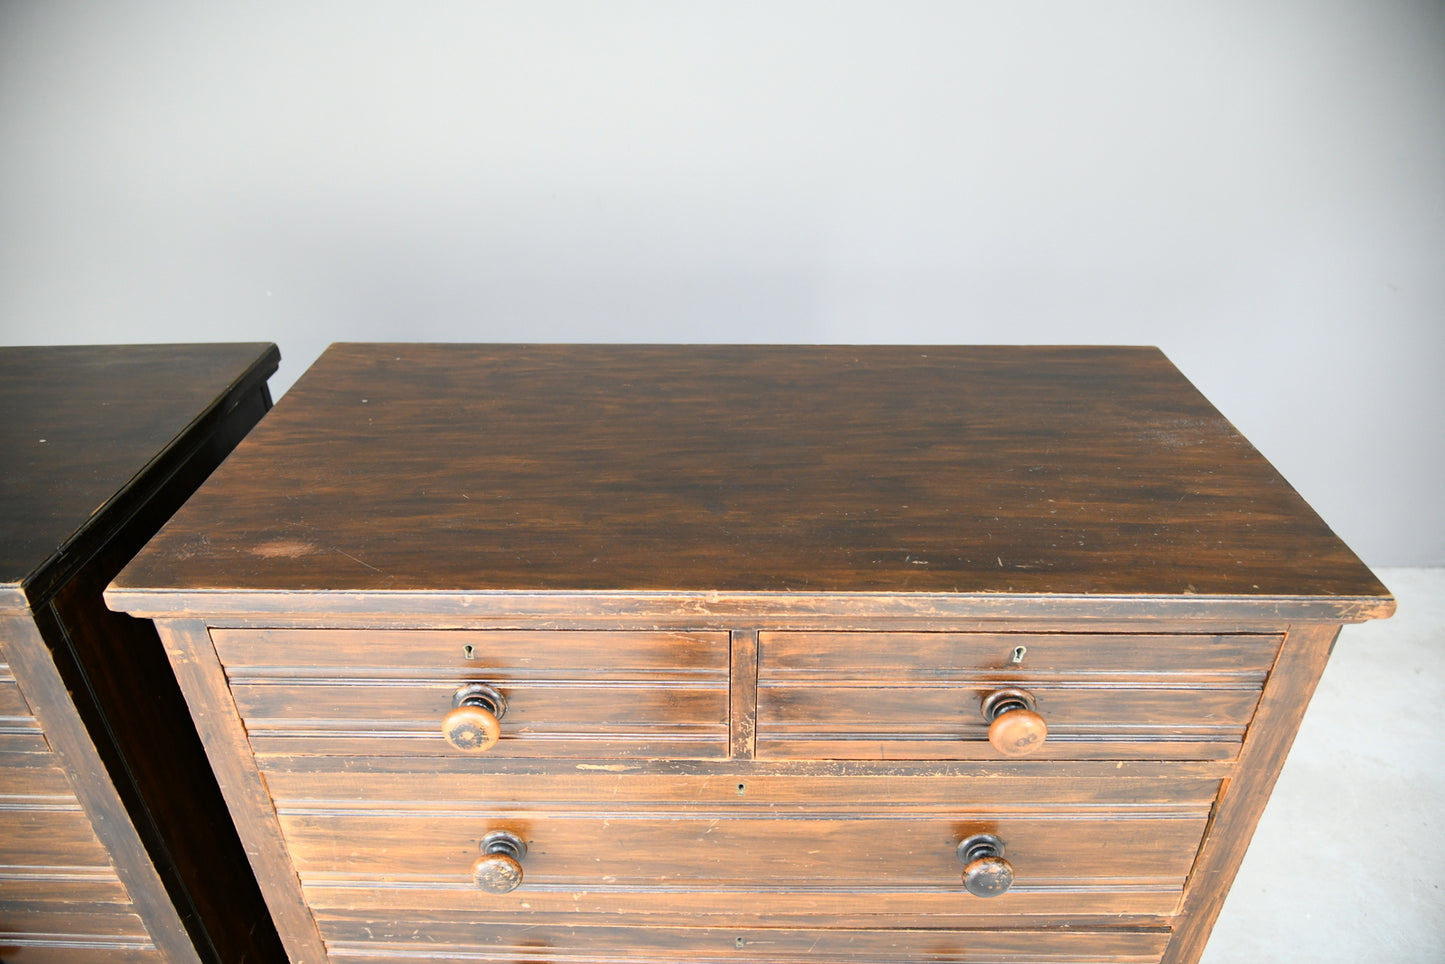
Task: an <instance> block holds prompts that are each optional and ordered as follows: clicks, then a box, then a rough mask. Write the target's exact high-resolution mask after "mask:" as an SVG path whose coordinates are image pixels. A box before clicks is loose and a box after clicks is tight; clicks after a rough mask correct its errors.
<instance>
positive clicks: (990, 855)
mask: <svg viewBox="0 0 1445 964" xmlns="http://www.w3.org/2000/svg"><path fill="white" fill-rule="evenodd" d="M958 859H959V860H961V861H963V887H964V889H965V890H967V891H968V892H969V893H970V894H973V895H974V896H975V897H997V896H998V895H999V894H1002V893H1004V892H1005V891H1007V890H1008V889H1009V888H1010V887H1011V886H1013V882H1014V869H1013V866H1012V865H1011V864H1009V862H1008V861H1007V860H1004V859H1003V841H1002V840H1000V839H999V838H997V837H995V836H994V835H993V834H991V833H976V834H974V835H973V836H972V837H969V838H968V839H967V840H964V841H963V842H962V843H960V844H959V845H958Z"/></svg>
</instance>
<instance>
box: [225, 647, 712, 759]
mask: <svg viewBox="0 0 1445 964" xmlns="http://www.w3.org/2000/svg"><path fill="white" fill-rule="evenodd" d="M212 640H213V642H214V643H215V646H216V651H217V653H218V654H219V656H220V658H221V661H222V664H223V665H224V666H225V668H226V673H227V678H228V680H229V682H230V685H231V692H232V694H233V695H234V697H235V699H236V703H237V706H238V708H239V709H240V711H241V715H242V718H243V720H244V721H245V724H246V731H247V734H248V737H249V738H250V741H251V747H252V749H253V750H254V752H255V753H256V755H257V756H258V757H261V758H265V757H268V756H293V755H322V756H331V755H338V756H370V757H385V756H404V757H414V756H419V755H420V756H476V755H477V754H474V753H467V752H465V751H462V750H457V749H455V748H453V747H452V746H451V745H450V744H448V743H447V742H446V740H445V739H444V738H443V736H442V721H443V719H444V717H446V715H447V714H448V713H449V712H450V711H451V710H452V709H453V697H454V694H455V693H456V692H457V690H458V689H459V688H460V687H462V686H463V685H465V684H468V683H485V684H487V685H490V686H492V687H494V688H495V689H497V690H498V691H499V692H500V693H501V694H502V695H503V696H504V697H505V699H506V711H505V714H504V715H503V716H502V719H501V721H500V722H501V739H500V740H499V742H498V743H497V744H496V746H494V747H492V748H491V749H490V750H488V751H486V753H485V754H484V755H485V757H486V758H488V759H495V758H501V759H506V758H509V757H554V758H555V757H562V758H566V757H605V758H639V757H641V758H651V757H664V756H665V757H676V758H720V757H726V756H727V752H728V723H729V704H728V687H729V683H728V659H729V656H728V634H727V633H614V632H577V631H569V632H546V631H519V632H506V631H484V632H476V631H402V632H386V631H372V630H345V631H339V630H244V631H242V630H214V631H213V632H212Z"/></svg>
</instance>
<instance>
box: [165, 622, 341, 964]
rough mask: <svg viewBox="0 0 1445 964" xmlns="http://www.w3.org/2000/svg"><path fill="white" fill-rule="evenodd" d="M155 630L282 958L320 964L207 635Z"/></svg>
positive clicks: (193, 629)
mask: <svg viewBox="0 0 1445 964" xmlns="http://www.w3.org/2000/svg"><path fill="white" fill-rule="evenodd" d="M156 629H157V630H158V631H159V632H160V636H161V640H162V641H163V642H164V643H165V648H166V655H167V656H168V657H169V658H170V661H171V666H172V668H173V669H174V670H175V672H176V679H177V681H179V683H180V684H181V690H182V692H184V693H185V696H186V702H187V703H188V704H189V705H190V707H191V716H192V717H193V718H194V719H195V721H196V730H197V732H199V733H200V736H201V740H202V742H203V743H204V744H205V747H206V754H207V755H208V756H209V757H210V760H211V767H212V769H214V770H215V773H216V778H217V782H219V783H220V786H221V792H222V793H223V794H224V795H225V797H226V805H227V806H228V807H229V808H230V810H231V817H232V818H233V819H234V820H235V822H236V830H237V832H238V833H239V834H240V835H241V841H242V842H243V843H244V844H245V846H246V853H247V854H248V855H249V856H250V858H251V865H252V867H253V868H254V869H255V871H256V881H257V883H259V884H260V885H261V892H262V894H263V895H264V896H265V898H266V904H267V906H268V907H270V909H271V916H272V918H273V919H274V921H275V923H276V931H277V933H278V934H280V936H281V941H282V943H283V944H285V945H286V952H287V954H288V955H289V956H290V958H291V960H292V962H293V964H323V962H325V961H326V959H327V958H326V948H325V945H324V944H323V943H322V940H321V935H320V932H319V931H318V930H317V927H316V921H315V918H313V917H312V915H311V910H310V907H309V905H308V904H307V902H306V899H305V896H304V895H303V893H302V891H301V878H300V876H299V875H298V874H297V873H296V868H295V866H294V865H293V864H292V862H291V859H290V856H289V853H288V851H287V849H286V842H285V838H284V836H283V835H282V833H281V824H280V820H279V819H278V817H277V815H276V807H275V804H274V802H273V801H272V800H271V795H270V793H269V792H267V790H266V784H265V780H264V779H263V778H262V776H261V770H260V767H259V765H258V764H257V762H256V759H255V757H254V756H252V754H251V744H250V741H249V740H248V739H247V737H246V728H245V724H244V723H243V722H242V721H241V713H240V710H239V709H238V708H237V706H236V701H235V700H234V699H233V698H232V696H231V688H230V685H229V684H228V683H227V681H226V672H225V669H224V668H223V667H222V666H221V660H220V657H219V656H218V655H217V654H216V649H215V646H214V645H213V644H212V643H211V634H210V630H209V629H208V628H207V626H206V624H205V623H204V622H201V621H199V620H189V619H187V620H157V621H156Z"/></svg>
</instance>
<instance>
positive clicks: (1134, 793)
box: [107, 345, 1394, 964]
mask: <svg viewBox="0 0 1445 964" xmlns="http://www.w3.org/2000/svg"><path fill="white" fill-rule="evenodd" d="M107 598H108V599H110V600H111V601H112V603H113V604H114V605H116V606H118V607H129V608H130V609H131V610H132V611H135V612H138V613H147V614H153V615H156V616H158V617H160V618H161V619H162V620H163V624H164V625H166V626H167V629H166V633H167V638H168V639H169V640H171V643H172V645H171V646H170V655H171V657H172V659H173V660H174V661H175V665H176V669H177V672H178V673H179V674H180V675H181V678H182V682H183V686H184V687H185V689H186V691H187V695H188V698H189V699H190V701H191V703H192V706H193V708H194V710H195V712H196V714H197V717H198V720H199V721H200V727H201V730H202V733H203V734H205V735H206V739H207V742H208V746H209V749H210V752H211V754H212V757H213V759H214V760H215V763H216V767H217V769H218V771H219V772H220V773H221V777H222V784H223V786H226V787H227V788H228V790H227V792H228V799H229V802H230V805H231V807H232V810H233V812H234V813H235V815H236V819H237V821H238V823H239V824H240V825H241V832H242V835H243V837H244V838H245V840H246V842H247V845H248V848H249V849H250V850H251V852H252V855H253V859H254V861H255V863H256V866H257V867H258V868H259V869H260V870H261V872H262V877H263V879H264V880H265V881H266V886H267V888H268V890H267V896H268V899H269V900H270V901H271V904H272V906H273V907H274V908H275V909H276V911H277V916H278V919H279V918H281V917H283V916H284V917H285V920H284V921H283V922H282V927H283V931H284V932H285V933H287V935H288V937H287V939H288V941H289V942H290V946H291V953H292V955H293V957H296V958H298V959H306V960H310V959H315V958H316V957H317V955H320V954H321V953H326V954H329V955H330V957H331V958H332V959H334V960H345V959H359V960H375V961H391V960H398V961H399V960H404V959H413V960H414V959H417V958H418V957H424V958H427V959H431V960H462V959H466V960H494V961H523V960H530V961H538V962H540V961H544V960H557V961H574V962H577V964H581V962H583V961H590V962H603V961H606V962H614V961H615V962H618V964H620V962H623V961H627V962H633V964H636V962H661V961H668V962H672V961H676V960H698V961H703V962H708V961H722V960H728V961H738V960H758V961H772V962H788V964H791V962H803V961H820V962H821V961H844V960H856V961H867V962H876V964H882V962H884V961H887V962H888V964H899V962H902V961H922V960H930V961H976V962H981V961H989V962H998V964H1001V962H1004V961H1011V962H1018V964H1023V962H1038V961H1059V962H1061V961H1071V962H1075V964H1082V962H1089V964H1097V962H1100V961H1104V960H1110V961H1145V960H1147V961H1153V962H1158V961H1160V960H1161V959H1167V960H1168V961H1170V964H1188V962H1192V961H1193V960H1195V959H1197V956H1198V954H1199V951H1200V948H1201V947H1202V945H1203V940H1204V938H1205V936H1207V932H1208V929H1209V924H1210V922H1211V921H1212V919H1213V914H1214V913H1215V911H1216V910H1217V906H1218V902H1219V901H1221V900H1222V899H1223V894H1224V892H1225V891H1226V890H1227V888H1228V884H1229V880H1230V879H1231V878H1232V875H1233V873H1234V869H1235V868H1236V867H1237V865H1238V858H1239V856H1240V855H1241V854H1242V852H1243V848H1244V846H1245V843H1246V842H1247V838H1248V835H1249V831H1250V830H1251V829H1252V827H1253V825H1254V820H1256V819H1257V817H1258V812H1259V809H1260V808H1261V807H1262V806H1263V801H1264V798H1265V796H1267V793H1268V788H1269V786H1270V785H1272V782H1273V779H1274V774H1275V773H1276V772H1277V770H1278V767H1279V764H1280V762H1281V761H1282V759H1283V754H1284V751H1285V750H1286V749H1287V746H1288V738H1289V736H1288V735H1289V734H1290V733H1292V732H1293V727H1294V725H1295V724H1296V723H1297V721H1298V714H1299V713H1300V712H1302V705H1303V701H1304V700H1305V699H1307V697H1308V692H1309V689H1310V688H1311V687H1312V686H1313V680H1314V679H1315V678H1317V676H1318V672H1319V670H1320V668H1321V667H1322V665H1323V658H1324V653H1325V652H1326V651H1327V645H1326V644H1327V639H1326V637H1327V636H1328V635H1329V633H1332V632H1333V631H1334V629H1335V627H1336V626H1337V624H1338V623H1339V622H1342V621H1349V620H1361V619H1367V618H1372V617H1375V616H1381V615H1387V614H1388V613H1389V612H1390V611H1391V610H1392V609H1393V605H1394V603H1393V600H1392V599H1391V598H1390V597H1389V594H1388V591H1387V590H1385V589H1384V587H1383V586H1381V585H1380V584H1379V583H1378V581H1376V580H1375V579H1374V577H1373V575H1371V574H1370V573H1369V571H1368V570H1367V569H1366V568H1365V567H1364V566H1362V565H1361V564H1360V563H1359V561H1358V560H1357V559H1356V558H1355V557H1354V556H1353V554H1351V553H1350V552H1349V550H1348V549H1347V548H1346V547H1344V546H1343V545H1342V544H1341V543H1340V542H1339V540H1338V539H1337V538H1335V537H1334V535H1333V534H1332V533H1330V532H1329V530H1328V528H1327V527H1325V525H1324V524H1323V523H1322V522H1321V521H1320V520H1319V518H1318V517H1317V516H1316V515H1315V514H1314V513H1313V512H1312V511H1311V510H1310V509H1309V508H1308V506H1306V505H1305V504H1304V503H1303V501H1302V500H1300V499H1299V497H1298V495H1296V494H1295V493H1294V492H1293V490H1291V489H1290V488H1289V486H1288V485H1287V484H1286V483H1285V482H1284V480H1283V479H1281V478H1280V477H1279V475H1278V474H1277V473H1276V472H1275V471H1274V470H1273V469H1272V468H1271V467H1270V466H1269V465H1268V463H1267V462H1265V460H1264V459H1263V458H1262V457H1261V456H1260V455H1259V453H1257V452H1256V451H1255V450H1254V449H1253V448H1252V447H1250V446H1249V444H1248V443H1247V442H1245V441H1244V440H1243V439H1242V438H1241V437H1240V436H1239V434H1238V433H1237V432H1236V431H1235V430H1234V429H1233V428H1232V427H1231V426H1230V425H1229V424H1228V422H1227V421H1225V420H1224V419H1223V417H1222V416H1220V415H1219V413H1218V412H1216V411H1215V410H1214V409H1213V408H1212V407H1211V406H1209V404H1208V403H1207V402H1205V401H1204V399H1203V398H1202V397H1201V396H1200V395H1199V394H1198V392H1197V391H1195V390H1194V389H1193V388H1192V387H1191V386H1189V384H1188V383H1187V381H1185V380H1184V379H1183V377H1182V376H1181V375H1180V374H1179V373H1178V372H1177V371H1175V370H1174V368H1173V367H1172V366H1171V365H1169V363H1168V362H1167V361H1166V360H1165V359H1164V358H1163V357H1162V356H1161V355H1160V354H1159V353H1158V352H1157V351H1155V350H1152V349H1131V348H1125V349H1115V348H1057V349H1055V348H1050V349H1041V348H1007V347H987V348H962V347H958V348H939V349H934V348H910V347H893V348H866V349H865V348H854V347H846V346H838V347H831V348H807V347H797V348H746V347H735V346H713V347H705V348H697V347H680V346H672V347H667V346H582V347H578V346H543V347H536V346H355V345H343V346H335V347H333V348H332V349H331V350H329V351H328V352H327V354H326V355H325V356H323V358H322V359H321V360H320V362H318V364H317V366H316V367H315V368H313V370H312V371H311V372H310V373H308V374H307V375H306V376H305V377H303V378H302V380H301V381H299V382H298V383H297V384H296V386H295V387H294V388H293V389H292V391H291V392H290V393H288V395H287V398H286V399H285V400H284V401H283V403H282V404H281V405H280V406H279V407H278V408H277V410H276V411H275V412H274V413H272V416H271V417H269V418H268V420H267V422H266V424H264V425H263V426H262V427H261V429H260V430H259V431H258V432H257V433H255V434H253V435H252V436H251V437H249V438H248V439H247V440H246V441H245V442H244V443H243V444H242V445H241V446H240V448H239V450H238V452H237V454H236V458H234V459H233V460H231V461H230V462H228V463H227V465H226V466H225V467H223V468H222V470H221V471H220V472H219V473H218V474H217V475H216V476H215V477H214V478H213V480H212V481H211V483H209V484H208V485H207V486H206V487H205V488H204V489H203V490H202V492H201V493H199V494H198V497H197V498H196V499H195V500H194V501H193V502H192V503H191V504H190V505H189V506H188V507H187V508H186V509H185V510H183V512H182V513H181V514H180V515H179V516H178V517H177V518H176V519H175V520H174V521H173V522H172V524H171V525H170V526H168V527H167V529H166V530H165V531H164V532H162V534H161V535H160V536H159V537H158V538H157V539H156V540H155V541H154V542H153V543H152V545H151V546H150V547H148V548H147V550H146V551H145V552H144V553H143V554H142V555H141V556H140V557H138V559H137V560H136V562H135V563H133V564H132V566H131V567H130V568H128V569H127V570H126V572H124V573H123V574H122V575H121V576H120V578H119V579H118V580H117V581H116V583H114V584H113V585H112V586H111V588H110V589H109V590H108V592H107ZM207 633H209V636H208V635H207ZM212 641H214V645H212ZM468 680H475V681H481V682H487V683H488V684H490V685H494V686H497V687H498V688H499V689H501V690H503V691H504V692H505V694H506V698H507V700H508V712H507V715H506V718H505V719H504V720H503V728H504V731H505V730H506V729H507V728H508V727H512V728H513V729H512V731H511V736H510V738H509V737H506V736H504V738H503V740H502V741H501V742H500V743H499V744H498V746H497V747H495V748H494V750H493V751H492V752H489V753H487V754H480V755H476V756H468V755H464V754H460V753H453V752H450V751H449V750H448V749H447V748H446V745H445V743H444V742H443V741H442V739H441V737H440V735H439V733H438V732H436V730H437V729H438V724H439V720H440V717H441V716H442V715H443V714H444V713H446V712H447V711H448V709H449V707H450V694H451V692H453V691H454V689H455V687H456V686H457V685H459V684H460V683H461V682H463V681H468ZM1006 686H1015V687H1021V688H1026V689H1027V690H1028V691H1029V692H1030V693H1032V694H1033V696H1034V697H1036V700H1037V706H1038V710H1039V712H1040V713H1041V714H1042V716H1043V718H1044V719H1045V720H1046V721H1047V724H1048V727H1049V738H1048V740H1047V741H1046V743H1045V744H1044V746H1043V748H1041V749H1040V750H1039V752H1038V754H1037V755H1035V756H1030V757H1026V758H1020V759H1017V760H1011V759H1001V758H999V757H998V756H997V754H996V752H995V751H994V750H993V749H992V748H991V747H990V746H989V745H988V743H987V739H986V732H987V722H986V721H985V720H984V719H983V714H982V713H981V711H980V700H981V699H982V698H983V697H984V696H985V695H986V694H987V693H989V692H991V691H993V690H994V689H996V688H999V687H1006ZM497 831H507V832H510V833H513V834H515V835H517V837H518V838H520V839H522V840H524V841H525V842H526V845H527V854H526V855H525V857H524V859H523V860H522V862H521V867H522V870H523V874H524V878H523V883H522V885H521V887H520V888H518V889H517V890H515V891H512V892H509V893H504V894H486V893H481V892H480V891H479V890H478V889H477V888H476V886H475V884H474V882H473V881H472V879H471V868H472V866H473V864H474V863H475V861H476V860H477V858H478V856H479V852H480V849H481V847H482V841H483V840H484V839H485V838H486V837H487V835H488V834H491V833H494V832H497ZM979 833H988V834H996V835H998V836H999V837H1000V838H1001V839H1003V840H1004V843H1005V854H1006V859H1007V860H1008V861H1009V862H1010V864H1011V865H1012V867H1013V870H1014V873H1015V875H1016V876H1015V883H1014V885H1013V887H1012V888H1011V889H1010V890H1009V891H1008V892H1007V893H1005V894H1002V895H1000V896H997V897H993V898H987V899H983V898H978V897H974V896H972V895H969V894H968V893H966V892H965V891H964V888H963V884H962V873H963V868H962V864H961V863H960V861H959V859H958V857H957V853H956V846H957V844H958V842H959V841H960V840H962V839H964V838H965V837H967V836H969V835H973V834H979Z"/></svg>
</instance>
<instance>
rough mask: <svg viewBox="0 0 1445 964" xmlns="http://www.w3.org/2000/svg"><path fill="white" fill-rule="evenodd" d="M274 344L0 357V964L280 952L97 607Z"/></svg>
mask: <svg viewBox="0 0 1445 964" xmlns="http://www.w3.org/2000/svg"><path fill="white" fill-rule="evenodd" d="M279 358H280V355H279V354H278V352H277V351H276V348H275V346H274V345H265V344H253V345H130V346H114V345H108V346H64V347H5V348H0V961H4V962H6V964H43V962H56V964H100V962H114V964H118V962H162V961H170V962H175V964H185V962H192V964H200V962H218V961H226V962H230V961H240V960H246V961H251V962H257V964H260V962H267V961H275V960H278V959H280V958H281V957H282V956H283V951H282V948H281V945H280V943H279V941H278V940H277V937H276V932H275V929H274V928H272V926H271V923H270V917H269V915H268V914H267V911H266V905H265V903H264V901H263V900H262V897H261V893H260V891H259V889H258V888H257V886H256V881H255V878H254V876H253V874H252V871H251V868H250V865H249V863H248V861H247V859H246V854H245V851H244V850H242V848H241V842H240V840H239V839H238V838H237V836H236V832H235V829H234V827H233V824H232V821H231V819H230V815H229V813H228V812H227V809H226V803H225V801H224V800H223V799H222V797H221V793H220V790H219V789H218V788H217V785H216V780H215V778H214V777H213V776H212V774H211V769H210V766H209V765H208V763H207V760H206V754H205V750H204V749H203V747H202V746H201V742H200V740H199V739H197V736H196V729H195V727H194V726H193V725H192V723H191V717H190V714H189V712H188V711H187V708H186V703H185V699H184V697H183V696H182V695H181V692H180V690H179V689H178V688H177V686H176V681H175V677H174V675H173V674H172V672H171V668H170V664H169V662H168V661H167V659H166V655H165V651H164V650H163V648H162V646H161V641H160V640H159V639H158V638H157V637H156V632H155V629H154V627H153V626H151V624H150V623H149V622H146V621H141V620H135V619H130V618H128V617H126V616H123V615H118V614H116V613H114V612H111V611H110V610H109V609H107V608H106V606H105V603H104V601H103V600H102V599H101V592H102V591H103V590H104V589H105V586H106V584H107V583H108V582H110V580H111V579H112V578H113V577H114V576H115V574H116V573H117V572H118V571H119V570H120V567H121V566H122V565H124V563H125V562H126V560H128V559H129V558H130V557H131V556H132V555H133V554H134V553H135V552H136V550H137V549H139V548H140V547H141V546H142V545H144V544H145V542H146V540H147V539H149V538H150V537H151V536H152V535H154V534H155V531H156V529H157V528H159V526H160V524H161V523H162V522H163V521H165V519H166V518H167V517H168V516H169V515H170V514H171V513H172V512H174V511H175V509H176V508H177V507H178V506H179V505H180V504H181V503H182V502H184V501H185V499H186V497H187V496H189V495H190V494H191V493H192V492H193V491H195V488H196V486H198V485H199V484H200V483H201V480H203V479H204V478H205V477H206V475H207V474H208V473H209V472H211V470H213V469H214V468H215V467H216V465H217V463H219V462H220V461H221V460H222V459H224V458H225V457H226V454H227V453H228V452H230V451H231V449H232V447H233V446H234V445H235V444H236V442H237V440H238V439H240V438H241V437H242V436H243V435H245V434H246V432H247V431H248V430H249V429H250V428H251V426H252V425H254V424H255V423H256V421H257V420H258V419H260V418H261V417H262V415H264V414H265V412H266V410H267V408H268V407H269V406H270V403H271V399H270V395H269V394H268V393H267V388H266V379H267V377H269V376H270V374H271V373H272V372H274V371H275V370H276V365H277V362H278V360H279Z"/></svg>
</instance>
